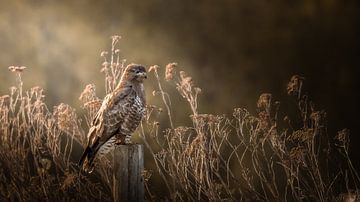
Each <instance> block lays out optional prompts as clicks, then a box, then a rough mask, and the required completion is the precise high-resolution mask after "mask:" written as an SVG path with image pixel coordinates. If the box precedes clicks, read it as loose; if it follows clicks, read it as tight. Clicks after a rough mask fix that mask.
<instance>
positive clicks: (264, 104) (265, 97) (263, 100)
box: [257, 93, 272, 110]
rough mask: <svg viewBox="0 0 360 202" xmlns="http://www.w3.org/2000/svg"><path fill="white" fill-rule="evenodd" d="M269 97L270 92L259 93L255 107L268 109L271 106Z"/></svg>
mask: <svg viewBox="0 0 360 202" xmlns="http://www.w3.org/2000/svg"><path fill="white" fill-rule="evenodd" d="M271 97H272V95H271V94H270V93H263V94H261V95H260V97H259V100H258V102H257V107H258V108H259V109H262V110H263V109H268V108H269V107H270V106H271Z"/></svg>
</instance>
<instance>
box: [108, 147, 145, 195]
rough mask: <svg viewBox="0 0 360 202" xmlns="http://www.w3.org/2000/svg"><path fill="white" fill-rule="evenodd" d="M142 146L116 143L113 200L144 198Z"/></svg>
mask: <svg viewBox="0 0 360 202" xmlns="http://www.w3.org/2000/svg"><path fill="white" fill-rule="evenodd" d="M143 170H144V146H143V145H140V144H134V145H117V146H116V147H115V150H114V174H113V197H114V201H121V202H127V201H131V202H132V201H139V202H142V201H144V200H145V193H144V178H143V176H142V172H143Z"/></svg>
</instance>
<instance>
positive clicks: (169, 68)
mask: <svg viewBox="0 0 360 202" xmlns="http://www.w3.org/2000/svg"><path fill="white" fill-rule="evenodd" d="M177 65H178V64H177V63H175V62H173V63H169V64H167V65H166V68H165V80H166V81H170V80H172V79H173V78H174V75H175V68H176V67H177Z"/></svg>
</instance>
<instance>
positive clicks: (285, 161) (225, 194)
mask: <svg viewBox="0 0 360 202" xmlns="http://www.w3.org/2000/svg"><path fill="white" fill-rule="evenodd" d="M119 39H120V37H118V36H114V37H112V50H111V52H110V54H108V53H107V52H105V51H104V52H102V53H101V56H102V57H103V58H104V60H105V61H104V63H103V67H102V69H101V71H102V72H103V73H104V75H105V87H106V88H105V89H106V92H107V93H108V92H111V91H112V90H113V89H114V87H115V86H116V84H117V82H118V81H119V78H120V76H121V74H122V70H123V68H124V64H125V61H124V60H120V56H119V51H118V49H116V46H117V43H118V41H119ZM177 68H178V66H177V64H176V63H170V64H169V65H167V66H166V68H165V71H164V75H165V76H164V79H163V78H162V77H161V76H160V75H161V74H162V73H163V72H162V69H161V68H160V67H159V66H156V65H155V66H152V67H150V69H149V72H150V74H153V75H154V78H155V79H156V81H157V89H156V90H154V92H153V95H154V96H155V97H159V99H160V100H162V102H163V106H155V105H149V106H148V107H147V112H148V113H147V116H146V118H145V119H144V121H143V123H142V125H141V128H140V129H139V136H140V137H141V139H142V141H143V143H144V144H145V145H146V147H147V151H146V152H147V153H148V154H150V156H151V157H152V158H147V159H145V161H146V165H154V166H153V167H148V168H147V169H146V170H145V171H144V178H145V182H146V183H145V184H146V190H147V193H146V199H147V200H149V201H158V200H160V199H161V200H173V201H182V200H184V201H195V200H205V201H235V200H236V201H238V200H244V201H248V200H256V201H278V200H281V201H286V200H288V201H304V200H305V201H309V200H310V201H333V200H345V199H346V198H351V197H352V198H354V197H355V198H356V197H358V193H357V192H358V191H357V190H358V186H359V185H360V178H359V176H358V173H357V171H356V170H355V168H354V167H353V165H352V163H351V160H350V159H349V150H348V148H349V131H348V130H346V129H344V130H341V131H340V132H339V133H338V134H337V135H334V136H335V138H330V136H329V135H328V133H327V126H326V113H325V112H324V111H319V110H316V109H315V107H314V105H313V104H312V102H311V100H310V99H309V98H308V96H307V95H306V94H304V93H303V84H304V81H305V79H304V78H302V77H300V76H293V77H292V78H291V80H290V82H289V84H288V88H287V92H288V94H289V96H292V97H293V100H294V101H295V103H296V104H295V105H294V110H293V111H295V112H296V113H287V112H286V111H284V110H282V108H281V105H280V102H278V101H276V100H275V99H274V98H273V96H272V95H271V94H262V95H261V96H260V97H259V100H258V102H257V107H258V113H257V114H256V115H252V114H250V113H249V112H248V111H247V110H246V109H242V108H236V109H234V112H233V114H232V116H226V115H214V114H201V113H200V112H199V111H198V104H199V103H198V96H200V94H201V89H200V88H198V87H196V86H195V83H194V81H193V79H192V78H191V77H190V76H188V75H187V74H186V73H185V72H183V71H177ZM9 69H10V70H11V71H12V72H13V73H14V74H15V75H16V78H17V86H15V87H11V88H10V93H9V95H4V96H2V97H0V138H1V140H0V141H1V142H0V198H2V199H6V200H11V201H19V200H24V201H30V200H34V199H35V200H53V199H59V198H61V199H63V200H65V201H67V200H72V199H75V200H76V201H77V200H81V201H82V200H95V199H100V200H103V201H111V200H112V198H111V197H112V195H111V184H112V166H111V158H112V157H111V155H109V156H107V157H105V158H103V159H102V160H101V161H100V162H99V163H98V165H97V169H96V171H95V172H94V174H91V175H86V176H84V175H83V174H80V173H79V168H78V167H77V166H76V162H77V158H78V156H79V154H80V153H81V150H80V149H79V148H80V145H85V143H86V141H87V140H86V131H87V129H88V127H89V123H90V122H91V120H92V118H93V117H94V115H95V113H96V111H97V110H98V108H99V107H100V104H101V99H100V98H98V97H97V96H96V93H95V86H94V85H92V84H89V85H88V86H86V88H85V89H84V91H83V92H82V93H81V96H80V101H81V102H82V103H83V109H84V112H85V115H84V116H83V117H80V118H79V117H78V113H77V112H76V110H75V109H73V108H72V107H71V106H69V105H66V104H60V105H58V106H55V107H54V108H53V111H52V112H51V111H50V110H49V109H48V108H47V106H46V104H45V103H44V97H45V95H44V94H43V89H41V88H40V87H34V88H32V89H30V90H26V91H24V90H23V89H22V80H21V75H22V71H23V70H24V69H25V67H10V68H9ZM163 85H172V86H175V88H176V89H177V91H178V93H180V95H181V96H182V97H183V98H184V101H185V102H186V103H188V104H189V107H190V109H191V114H189V118H190V119H191V121H192V125H189V126H175V125H174V118H175V117H174V116H173V114H172V108H173V107H174V106H172V105H171V100H170V98H171V95H170V94H168V93H167V92H164V90H163V89H165V88H163ZM162 108H165V109H166V116H167V119H168V123H160V121H159V117H161V116H162V114H163V113H161V112H162V111H163V110H162ZM290 111H291V110H290ZM167 124H168V125H169V128H167V129H165V131H164V132H161V131H162V129H163V128H162V125H167ZM159 190H161V191H159ZM341 193H342V194H341Z"/></svg>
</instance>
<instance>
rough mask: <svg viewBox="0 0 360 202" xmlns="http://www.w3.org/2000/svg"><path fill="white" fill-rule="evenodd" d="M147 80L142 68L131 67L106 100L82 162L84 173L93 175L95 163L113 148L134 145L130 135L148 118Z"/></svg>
mask: <svg viewBox="0 0 360 202" xmlns="http://www.w3.org/2000/svg"><path fill="white" fill-rule="evenodd" d="M145 78H146V70H145V68H144V67H143V66H141V65H136V64H130V65H128V66H127V67H126V69H125V72H124V74H123V76H122V78H121V79H120V82H119V84H118V86H117V87H116V88H115V90H114V91H113V92H111V93H109V94H108V95H107V96H106V97H105V98H104V100H103V102H102V105H101V107H100V109H99V111H98V112H97V114H96V116H95V118H94V119H93V121H92V124H91V127H90V129H89V133H88V138H89V141H88V145H87V147H86V149H85V151H84V154H83V155H82V157H81V159H80V161H79V166H82V168H83V169H84V170H85V171H88V172H89V171H90V172H91V170H92V168H93V161H94V159H95V158H98V157H100V156H102V155H105V154H106V153H108V152H109V151H110V150H111V149H112V148H113V147H114V144H130V143H131V140H130V138H131V135H132V133H133V132H134V131H135V130H136V128H137V127H138V126H139V124H140V121H141V119H142V118H143V116H144V114H145V104H146V102H145V93H144V86H143V80H144V79H145Z"/></svg>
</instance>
